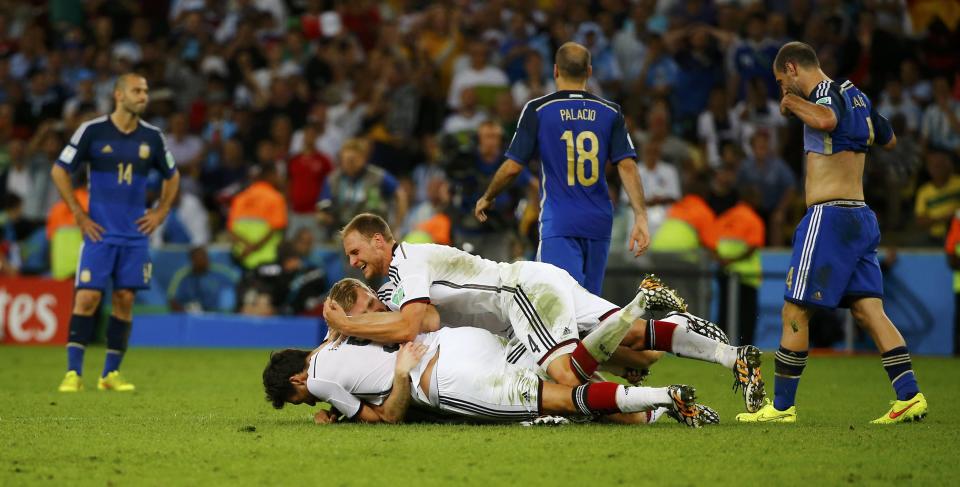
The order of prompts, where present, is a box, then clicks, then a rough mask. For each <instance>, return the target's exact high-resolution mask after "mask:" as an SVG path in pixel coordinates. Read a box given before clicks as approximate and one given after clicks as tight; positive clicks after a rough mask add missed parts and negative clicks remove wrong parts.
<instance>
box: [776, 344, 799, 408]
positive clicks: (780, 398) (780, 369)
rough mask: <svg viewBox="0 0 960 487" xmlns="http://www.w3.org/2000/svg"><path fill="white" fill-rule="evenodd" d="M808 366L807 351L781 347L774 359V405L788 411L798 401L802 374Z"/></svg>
mask: <svg viewBox="0 0 960 487" xmlns="http://www.w3.org/2000/svg"><path fill="white" fill-rule="evenodd" d="M806 366H807V352H806V351H803V352H794V351H793V350H787V349H786V348H783V347H780V350H777V355H776V358H775V360H774V367H775V374H776V375H775V377H774V381H773V391H774V396H773V407H775V408H777V410H778V411H786V410H787V409H790V407H791V406H793V405H794V403H796V400H797V386H799V385H800V375H801V374H803V368H804V367H806Z"/></svg>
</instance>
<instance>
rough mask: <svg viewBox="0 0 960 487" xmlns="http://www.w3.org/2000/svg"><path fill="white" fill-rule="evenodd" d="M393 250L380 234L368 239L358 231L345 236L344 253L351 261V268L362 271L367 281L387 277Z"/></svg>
mask: <svg viewBox="0 0 960 487" xmlns="http://www.w3.org/2000/svg"><path fill="white" fill-rule="evenodd" d="M391 250H392V249H391V248H390V246H389V245H388V243H387V242H386V241H385V240H384V239H383V235H381V234H379V233H375V234H373V237H371V238H367V237H364V236H363V234H361V233H360V232H357V231H352V232H348V233H346V234H345V235H344V236H343V252H344V253H345V254H347V258H348V259H350V267H353V268H355V269H360V271H361V272H363V277H364V278H365V279H367V280H369V279H372V278H374V277H386V276H387V271H388V270H389V266H390V254H391Z"/></svg>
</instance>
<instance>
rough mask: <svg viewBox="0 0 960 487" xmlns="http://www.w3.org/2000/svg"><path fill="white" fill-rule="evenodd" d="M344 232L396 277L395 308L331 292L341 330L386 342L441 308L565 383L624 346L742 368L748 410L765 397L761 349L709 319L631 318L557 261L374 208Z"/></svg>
mask: <svg viewBox="0 0 960 487" xmlns="http://www.w3.org/2000/svg"><path fill="white" fill-rule="evenodd" d="M341 233H342V236H343V247H344V252H345V253H346V254H347V257H348V258H349V260H350V265H351V266H352V267H355V268H358V269H360V270H361V271H362V272H363V275H364V277H365V278H366V279H368V280H371V279H375V278H389V279H388V281H387V282H386V283H385V284H384V285H383V286H382V287H381V288H380V290H379V291H378V293H377V297H378V298H379V299H380V300H381V301H383V303H384V304H386V305H387V306H388V307H389V308H390V309H391V310H392V311H394V312H393V313H367V314H363V315H356V316H350V317H347V316H346V315H345V314H344V313H343V310H342V309H338V307H337V305H336V303H331V302H330V301H329V300H328V302H327V305H326V306H325V312H324V318H325V319H326V320H327V324H328V326H329V327H330V328H331V329H332V330H335V331H336V332H338V333H340V334H343V335H346V336H351V337H356V338H363V339H368V340H373V341H375V342H380V343H403V342H407V341H411V340H413V339H414V338H415V337H416V336H417V335H419V334H420V333H423V332H431V331H436V330H437V328H436V327H437V326H439V324H436V323H435V324H431V323H429V322H427V321H426V320H425V317H426V316H427V313H428V309H429V308H430V307H431V306H435V307H436V310H437V311H438V312H439V316H440V321H441V322H442V323H443V324H444V326H473V327H478V328H484V329H486V330H488V331H490V332H491V333H493V334H494V335H497V336H500V337H503V338H506V339H509V340H511V343H510V347H511V353H510V354H509V355H508V360H509V361H511V362H512V363H516V361H517V360H518V359H519V358H520V357H521V356H523V355H525V354H529V356H530V357H532V358H533V359H534V361H535V363H536V366H537V367H538V368H539V370H540V372H542V373H544V374H545V376H546V377H550V378H551V380H553V381H554V382H557V383H560V384H565V385H568V386H577V385H580V384H582V383H586V382H588V381H589V380H590V378H591V377H592V376H593V374H594V373H595V372H596V370H597V367H598V366H599V364H600V363H602V362H606V361H607V360H609V359H610V358H611V356H612V355H613V354H614V352H617V360H618V361H619V362H620V364H621V365H626V366H630V367H635V368H644V367H646V366H648V365H649V364H650V363H651V361H652V360H655V356H654V357H651V356H650V355H649V354H642V353H638V352H642V351H650V350H655V351H662V352H671V353H674V354H676V355H678V356H682V357H689V358H696V359H700V360H705V361H708V362H713V363H718V364H722V365H723V366H724V367H727V368H729V369H732V370H733V374H734V377H735V382H734V388H738V387H739V388H741V389H742V390H743V397H744V403H745V406H746V409H747V411H756V410H757V409H759V408H760V407H761V406H762V405H763V401H764V395H763V394H764V392H763V380H762V378H761V375H760V369H759V366H760V350H759V349H757V348H756V347H754V346H750V345H747V346H743V347H733V346H730V345H729V344H728V343H727V340H726V336H724V334H723V332H722V331H721V330H720V329H719V328H718V327H717V326H716V325H714V324H712V323H710V322H709V321H707V320H704V319H701V318H698V317H695V316H693V315H690V314H687V313H674V314H672V315H670V316H667V317H666V318H664V319H663V320H641V319H639V318H640V315H637V316H636V319H635V320H631V321H627V322H624V321H623V320H622V319H621V318H622V315H623V310H621V309H620V308H619V307H617V306H616V305H614V304H613V303H610V302H609V301H606V300H605V299H602V298H600V297H598V296H595V295H593V294H591V293H590V292H588V291H587V290H586V289H584V288H583V287H582V286H580V285H579V284H578V283H577V282H576V281H575V280H574V279H573V278H572V277H570V274H568V273H567V272H566V271H563V270H562V269H559V268H557V267H555V266H553V265H550V264H546V263H542V262H516V263H512V264H508V263H497V262H492V261H489V260H485V259H482V258H480V257H478V256H475V255H471V254H469V253H466V252H463V251H461V250H459V249H456V248H453V247H446V246H441V245H433V244H409V243H397V242H396V241H395V240H394V238H393V234H392V232H391V231H390V228H389V226H387V223H386V222H385V221H384V220H383V219H382V218H380V217H378V216H376V215H372V214H369V213H364V214H360V215H357V216H356V217H354V218H353V220H351V221H350V223H348V224H347V226H346V227H344V229H343V231H342V232H341ZM639 292H640V293H641V294H644V295H645V296H646V297H647V299H648V301H649V303H650V305H651V306H659V307H661V308H662V309H674V310H685V309H686V306H685V305H683V301H682V300H681V299H680V298H679V297H677V296H676V294H675V293H674V292H673V291H672V290H670V289H668V288H666V287H664V286H663V285H662V283H660V282H659V280H656V279H647V280H645V281H644V282H643V283H642V284H641V286H640V289H639ZM624 323H626V326H623V324H624ZM581 334H585V335H586V336H585V337H584V338H583V339H582V340H581V339H580V335H581Z"/></svg>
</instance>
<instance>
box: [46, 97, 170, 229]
mask: <svg viewBox="0 0 960 487" xmlns="http://www.w3.org/2000/svg"><path fill="white" fill-rule="evenodd" d="M84 163H87V164H89V170H90V177H89V180H88V181H89V182H88V185H89V191H90V218H91V219H93V221H95V222H97V223H98V224H100V225H101V226H102V227H103V228H104V230H105V232H104V234H103V241H104V243H109V244H114V245H146V243H147V236H146V235H144V234H143V233H141V232H140V231H139V230H138V229H137V223H136V221H137V219H138V218H140V217H141V216H143V214H144V212H145V211H146V199H147V196H146V193H147V176H148V174H149V173H150V170H151V169H156V170H157V171H159V172H160V174H161V175H162V176H163V177H164V179H168V178H170V177H172V176H173V174H174V173H175V172H176V164H175V163H174V160H173V156H172V155H170V152H169V151H168V150H167V143H166V140H165V139H164V137H163V134H162V133H161V132H160V129H158V128H157V127H154V126H153V125H150V124H148V123H146V122H143V121H140V122H139V123H138V124H137V128H136V129H134V130H133V132H130V133H128V134H125V133H123V132H121V131H120V130H119V129H118V128H117V127H116V125H114V124H113V122H112V121H111V120H110V117H108V116H106V115H104V116H102V117H97V118H94V119H92V120H89V121H87V122H84V123H83V124H81V125H80V127H79V128H77V130H76V132H74V134H73V136H72V137H71V138H70V142H69V143H68V144H67V146H66V147H64V148H63V151H62V152H61V153H60V157H59V158H58V159H57V164H58V165H59V166H60V167H62V168H64V169H66V170H67V171H68V172H73V171H76V170H77V169H78V168H79V167H81V166H82V165H84Z"/></svg>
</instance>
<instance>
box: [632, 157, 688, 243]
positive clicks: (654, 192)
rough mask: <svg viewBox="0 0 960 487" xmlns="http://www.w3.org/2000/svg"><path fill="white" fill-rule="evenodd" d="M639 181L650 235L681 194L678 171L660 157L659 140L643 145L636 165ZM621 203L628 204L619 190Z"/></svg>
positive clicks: (655, 231)
mask: <svg viewBox="0 0 960 487" xmlns="http://www.w3.org/2000/svg"><path fill="white" fill-rule="evenodd" d="M637 170H638V171H639V173H640V181H641V182H642V183H643V189H644V191H643V196H644V198H646V205H647V226H648V228H649V230H650V235H653V234H655V233H657V229H658V228H660V225H661V224H662V223H663V221H664V220H665V219H666V218H667V212H668V211H669V210H670V206H672V205H673V203H675V202H676V201H677V200H679V199H680V198H681V197H682V196H683V195H682V194H681V192H680V173H679V172H678V171H677V168H676V167H675V166H673V165H670V164H667V163H665V162H663V161H662V160H661V159H660V142H658V141H653V140H651V141H649V142H647V143H646V144H644V146H643V160H642V161H641V163H640V164H638V165H637ZM620 202H621V204H624V205H628V204H629V203H630V200H629V199H628V198H627V193H626V191H621V194H620Z"/></svg>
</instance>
